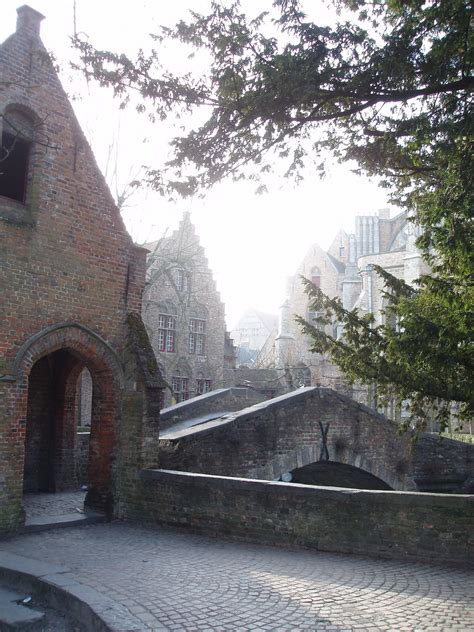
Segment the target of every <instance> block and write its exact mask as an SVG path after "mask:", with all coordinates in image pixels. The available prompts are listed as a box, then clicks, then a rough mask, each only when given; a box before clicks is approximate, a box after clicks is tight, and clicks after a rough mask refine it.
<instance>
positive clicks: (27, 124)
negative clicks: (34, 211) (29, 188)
mask: <svg viewBox="0 0 474 632" xmlns="http://www.w3.org/2000/svg"><path fill="white" fill-rule="evenodd" d="M2 118H3V130H2V138H1V145H0V195H2V196H4V197H7V198H10V199H12V200H18V202H22V203H23V202H24V201H25V197H26V180H27V175H28V162H29V157H30V152H31V146H32V142H33V129H34V128H33V123H32V122H31V120H30V119H29V118H28V117H26V116H25V115H24V114H22V113H20V112H18V111H17V110H10V111H8V112H7V113H6V114H5V115H4V116H3V117H2Z"/></svg>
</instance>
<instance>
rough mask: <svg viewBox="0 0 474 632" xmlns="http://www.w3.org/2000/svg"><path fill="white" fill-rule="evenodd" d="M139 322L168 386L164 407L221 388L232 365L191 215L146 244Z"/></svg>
mask: <svg viewBox="0 0 474 632" xmlns="http://www.w3.org/2000/svg"><path fill="white" fill-rule="evenodd" d="M146 248H147V249H148V250H149V254H148V272H147V284H146V289H145V293H144V299H143V311H142V314H143V320H144V322H145V325H146V327H147V330H148V332H149V336H150V339H151V341H152V346H153V349H154V351H155V354H156V358H157V360H158V364H159V367H160V369H161V372H162V375H163V377H164V379H165V381H166V382H167V385H168V388H167V389H166V390H165V391H164V401H163V404H164V405H165V406H169V405H171V404H173V403H177V402H180V401H183V400H185V399H189V398H190V397H194V396H196V395H200V394H203V393H207V392H208V391H211V390H214V389H216V388H221V387H223V386H224V384H225V382H226V377H225V376H226V373H227V369H228V368H229V367H230V366H231V365H232V344H231V343H230V340H229V337H228V334H227V336H226V325H225V311H224V304H223V303H222V301H221V299H220V295H219V292H218V291H217V289H216V284H215V282H214V279H213V276H212V271H211V269H210V267H209V263H208V260H207V258H206V256H205V252H204V249H203V247H202V246H201V244H200V241H199V237H198V236H197V234H196V230H195V227H194V225H193V223H192V222H191V217H190V214H189V213H185V214H184V215H183V218H182V220H181V222H180V224H179V227H178V228H177V230H176V231H174V232H173V233H172V234H171V235H170V236H169V237H164V238H162V239H160V240H158V241H156V242H153V243H149V244H147V245H146Z"/></svg>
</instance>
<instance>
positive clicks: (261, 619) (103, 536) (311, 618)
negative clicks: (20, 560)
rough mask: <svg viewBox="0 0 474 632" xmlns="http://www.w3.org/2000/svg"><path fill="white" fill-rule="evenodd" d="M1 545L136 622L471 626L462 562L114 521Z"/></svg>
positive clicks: (471, 604)
mask: <svg viewBox="0 0 474 632" xmlns="http://www.w3.org/2000/svg"><path fill="white" fill-rule="evenodd" d="M2 550H4V551H9V552H12V553H16V554H17V555H22V556H26V557H30V558H33V559H35V560H41V561H47V562H49V563H52V564H60V565H63V566H66V567H68V568H69V569H70V575H71V578H74V579H76V580H78V581H79V582H81V583H82V584H84V585H86V586H88V587H90V588H93V589H95V590H97V591H99V592H100V593H101V594H102V595H104V596H107V597H109V598H112V599H113V600H115V601H116V602H118V603H119V604H121V606H122V607H125V608H126V610H127V611H128V612H129V613H130V614H131V615H133V616H134V617H135V620H138V621H139V625H138V626H134V627H133V628H130V627H127V628H126V629H134V630H187V631H192V630H194V631H195V632H206V631H211V630H212V631H219V630H221V631H224V630H238V631H239V632H244V631H246V630H248V631H252V632H258V631H263V630H275V631H277V630H278V631H287V632H290V631H291V632H295V631H297V630H318V631H319V630H321V631H328V632H329V631H330V630H333V631H335V632H343V631H345V630H347V631H349V630H351V631H352V630H371V631H376V630H385V631H387V630H390V631H396V632H403V631H406V632H418V631H421V630H423V631H426V632H428V631H435V630H436V631H443V630H444V631H449V632H455V631H463V632H464V631H466V630H474V577H473V574H472V573H470V572H469V571H468V570H459V569H454V568H443V567H437V566H430V565H425V564H417V563H409V562H395V561H384V560H373V559H365V558H359V557H351V556H344V555H335V554H329V553H317V552H308V551H289V550H285V549H277V548H270V547H264V546H258V545H251V544H242V543H234V542H228V541H224V540H220V539H211V538H206V537H200V536H195V535H190V534H187V533H181V532H175V531H169V530H165V529H146V528H142V527H138V526H131V525H128V524H122V523H113V524H105V525H93V526H86V527H76V528H71V529H64V530H55V531H47V532H43V533H38V534H30V535H22V536H19V537H17V538H14V539H12V540H9V541H6V542H2V543H0V559H1V551H2Z"/></svg>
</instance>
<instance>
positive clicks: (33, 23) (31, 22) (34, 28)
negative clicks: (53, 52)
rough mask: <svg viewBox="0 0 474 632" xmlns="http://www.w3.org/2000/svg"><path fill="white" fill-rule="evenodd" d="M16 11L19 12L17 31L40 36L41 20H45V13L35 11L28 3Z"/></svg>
mask: <svg viewBox="0 0 474 632" xmlns="http://www.w3.org/2000/svg"><path fill="white" fill-rule="evenodd" d="M16 12H17V14H18V17H17V20H16V32H17V33H27V34H28V35H33V36H34V37H39V34H40V25H41V21H42V20H44V15H41V13H39V12H38V11H35V9H32V8H31V7H29V6H28V5H27V4H24V5H23V6H22V7H19V8H18V9H17V10H16Z"/></svg>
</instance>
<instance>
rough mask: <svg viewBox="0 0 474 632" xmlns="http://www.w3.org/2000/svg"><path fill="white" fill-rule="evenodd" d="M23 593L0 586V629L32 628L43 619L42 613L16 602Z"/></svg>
mask: <svg viewBox="0 0 474 632" xmlns="http://www.w3.org/2000/svg"><path fill="white" fill-rule="evenodd" d="M24 597H25V595H20V594H19V593H15V592H13V591H11V590H7V589H5V588H0V631H1V632H10V631H13V630H33V629H35V628H36V626H37V625H38V624H39V623H40V622H41V621H42V620H43V618H44V613H43V612H40V611H39V610H33V609H32V608H25V606H22V605H21V604H19V603H17V602H19V601H21V600H22V599H23V598H24Z"/></svg>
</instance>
